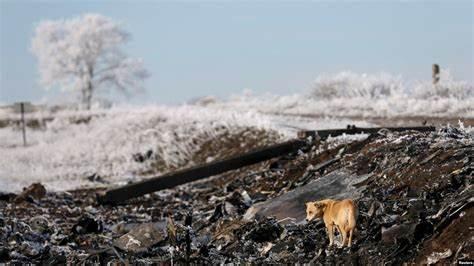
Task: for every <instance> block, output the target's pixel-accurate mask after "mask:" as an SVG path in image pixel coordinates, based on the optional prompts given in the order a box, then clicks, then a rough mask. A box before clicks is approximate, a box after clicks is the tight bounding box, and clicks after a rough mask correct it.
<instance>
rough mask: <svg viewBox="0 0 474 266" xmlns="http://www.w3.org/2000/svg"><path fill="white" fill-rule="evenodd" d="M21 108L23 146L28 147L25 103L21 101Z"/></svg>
mask: <svg viewBox="0 0 474 266" xmlns="http://www.w3.org/2000/svg"><path fill="white" fill-rule="evenodd" d="M20 109H21V124H22V131H23V146H25V147H26V128H25V103H24V102H21V103H20Z"/></svg>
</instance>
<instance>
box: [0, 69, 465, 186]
mask: <svg viewBox="0 0 474 266" xmlns="http://www.w3.org/2000/svg"><path fill="white" fill-rule="evenodd" d="M442 77H444V78H443V79H442V80H441V82H440V83H439V84H438V85H436V86H433V85H432V84H430V83H429V82H411V83H409V82H405V81H403V79H402V78H401V77H395V76H391V75H388V74H376V75H363V74H355V73H351V72H343V73H339V74H336V75H333V76H327V75H324V76H320V77H319V78H318V79H316V81H315V83H314V86H313V87H312V88H311V90H309V91H307V92H305V93H301V94H295V95H289V96H288V95H287V96H276V95H253V94H251V93H244V94H243V95H239V96H234V97H231V98H230V99H226V100H218V99H215V98H212V97H207V98H202V99H200V100H197V101H195V102H194V103H193V104H190V105H182V106H145V107H130V106H128V107H124V106H122V107H114V108H111V109H98V110H93V111H87V112H86V111H73V110H62V111H58V112H51V111H42V112H35V113H29V114H28V115H27V118H28V119H39V120H41V119H43V118H45V119H49V122H47V123H46V126H45V127H44V128H36V129H32V128H28V130H27V139H28V145H27V147H23V146H22V137H21V131H20V130H19V128H18V127H15V126H7V127H0V154H1V155H0V156H1V157H0V191H1V190H3V191H19V190H21V188H22V187H24V186H27V185H29V184H31V183H32V182H42V183H43V184H45V185H46V187H47V188H48V189H50V190H67V189H73V188H77V187H82V186H94V185H98V183H96V182H91V181H90V180H88V179H87V177H88V176H90V175H92V174H98V175H100V176H101V177H102V178H103V179H104V180H105V181H106V182H108V183H109V184H111V183H112V184H115V183H123V182H127V181H131V180H137V179H140V178H143V177H145V176H146V175H150V174H151V175H153V174H158V173H161V172H166V171H167V170H170V169H174V168H177V167H183V166H190V165H193V163H196V162H194V161H193V160H194V158H195V157H196V155H197V153H200V152H201V148H202V146H203V145H205V144H206V143H208V142H209V141H214V140H218V139H219V138H222V136H226V138H232V136H234V135H235V136H237V135H239V134H242V132H244V133H245V134H252V132H255V134H257V132H261V131H264V132H267V133H268V134H263V135H262V137H261V138H262V140H261V141H259V142H258V143H259V144H261V145H266V144H269V143H273V142H276V141H283V140H285V139H288V138H292V137H294V136H295V133H296V131H297V130H300V129H328V128H341V127H342V128H344V127H346V125H348V124H356V125H357V126H375V125H373V124H371V123H369V122H364V121H363V119H365V118H373V117H382V118H393V117H400V116H406V117H410V116H426V117H448V118H474V87H473V86H472V85H471V84H469V83H467V82H463V81H455V80H453V79H452V78H450V76H449V75H448V74H446V73H445V75H442ZM18 117H19V115H18V114H16V113H13V112H10V111H8V110H5V109H0V120H3V121H8V120H17V119H18ZM266 135H268V137H266ZM259 136H260V135H259ZM259 138H260V137H259ZM245 141H246V138H243V139H242V142H245ZM244 144H245V143H243V144H242V145H244ZM149 150H152V151H153V158H154V160H149V161H145V162H143V163H140V162H137V161H136V160H134V159H133V155H134V154H137V153H141V154H145V153H146V152H147V151H149ZM213 159H218V158H214V157H213V156H212V154H210V155H209V158H208V159H207V161H209V160H213ZM157 163H158V164H159V166H158V167H157V165H156V164H157ZM145 173H146V174H145ZM99 185H100V184H99Z"/></svg>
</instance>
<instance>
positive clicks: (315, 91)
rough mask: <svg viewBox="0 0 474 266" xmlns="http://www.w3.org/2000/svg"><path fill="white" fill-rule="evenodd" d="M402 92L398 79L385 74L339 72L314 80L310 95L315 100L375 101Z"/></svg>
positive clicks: (399, 79) (400, 81)
mask: <svg viewBox="0 0 474 266" xmlns="http://www.w3.org/2000/svg"><path fill="white" fill-rule="evenodd" d="M402 90H403V85H402V80H401V78H400V77H394V76H391V75H389V74H386V73H381V74H372V75H368V74H357V73H353V72H341V73H338V74H336V75H328V74H324V75H321V76H319V77H318V78H316V80H315V81H314V84H313V87H312V89H311V92H310V95H311V96H312V97H314V98H316V99H333V98H353V97H364V98H370V99H377V98H383V97H387V96H390V95H394V94H398V93H400V92H401V91H402Z"/></svg>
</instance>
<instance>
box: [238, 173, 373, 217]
mask: <svg viewBox="0 0 474 266" xmlns="http://www.w3.org/2000/svg"><path fill="white" fill-rule="evenodd" d="M368 177H369V175H362V176H355V175H353V174H350V173H349V172H347V171H346V170H344V169H343V170H338V171H335V172H332V173H330V174H328V175H326V176H323V177H321V178H319V179H317V180H315V181H312V182H310V183H308V184H306V185H304V186H302V187H299V188H296V189H294V190H292V191H290V192H288V193H286V194H283V195H281V196H279V197H276V198H273V199H270V200H267V201H265V202H260V203H257V204H255V205H253V206H252V207H251V208H249V209H248V210H247V212H246V213H245V215H244V219H247V220H251V219H254V218H255V217H261V216H262V217H263V216H274V217H275V218H276V219H278V220H281V219H284V218H287V217H291V218H295V219H296V220H297V221H302V220H303V219H304V218H305V202H308V201H316V200H321V199H326V198H331V199H343V198H352V199H357V198H359V197H360V195H361V191H362V190H363V189H364V186H360V187H358V188H356V187H355V186H354V185H356V184H359V183H361V182H363V181H365V180H367V178H368Z"/></svg>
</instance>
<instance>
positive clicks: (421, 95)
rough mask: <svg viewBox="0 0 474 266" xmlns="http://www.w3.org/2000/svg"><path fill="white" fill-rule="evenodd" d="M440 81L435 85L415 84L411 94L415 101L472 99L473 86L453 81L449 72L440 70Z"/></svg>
mask: <svg viewBox="0 0 474 266" xmlns="http://www.w3.org/2000/svg"><path fill="white" fill-rule="evenodd" d="M440 77H441V78H440V80H439V82H438V83H437V84H436V85H433V84H432V83H431V82H427V81H425V82H417V83H415V85H414V86H413V88H412V91H411V94H412V95H413V97H415V98H417V99H429V98H431V99H433V98H454V99H469V98H474V86H473V85H472V84H469V83H468V82H466V81H457V80H454V78H453V77H452V75H451V73H450V71H449V70H441V74H440ZM473 100H474V99H473Z"/></svg>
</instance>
